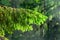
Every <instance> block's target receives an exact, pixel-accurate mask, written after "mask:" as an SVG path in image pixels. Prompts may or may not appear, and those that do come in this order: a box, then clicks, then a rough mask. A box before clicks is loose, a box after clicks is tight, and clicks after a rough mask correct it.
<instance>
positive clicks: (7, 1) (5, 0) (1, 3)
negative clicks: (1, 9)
mask: <svg viewBox="0 0 60 40" xmlns="http://www.w3.org/2000/svg"><path fill="white" fill-rule="evenodd" d="M0 5H5V6H9V5H10V1H9V0H1V1H0Z"/></svg>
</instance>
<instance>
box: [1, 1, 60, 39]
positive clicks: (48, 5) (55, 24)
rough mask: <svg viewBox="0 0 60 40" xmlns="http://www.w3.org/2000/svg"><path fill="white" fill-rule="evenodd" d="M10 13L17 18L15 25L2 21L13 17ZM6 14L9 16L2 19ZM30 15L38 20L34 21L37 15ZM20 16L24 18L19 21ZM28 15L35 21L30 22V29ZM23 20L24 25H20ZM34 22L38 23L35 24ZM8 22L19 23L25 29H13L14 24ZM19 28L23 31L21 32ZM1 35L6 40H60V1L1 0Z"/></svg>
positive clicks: (14, 21)
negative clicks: (26, 21)
mask: <svg viewBox="0 0 60 40" xmlns="http://www.w3.org/2000/svg"><path fill="white" fill-rule="evenodd" d="M18 10H20V11H18ZM12 11H14V12H12ZM10 12H11V13H12V14H13V16H14V15H16V18H15V16H14V19H13V23H12V20H8V21H6V22H5V23H4V22H3V21H2V20H6V19H10V15H12V14H11V13H10ZM36 12H37V13H36ZM4 13H5V14H6V15H7V16H3V17H2V14H3V15H5V14H4ZM14 13H16V14H14ZM19 13H20V14H19ZM24 13H26V14H24ZM30 13H33V15H35V14H36V15H38V16H37V19H38V20H37V21H36V19H33V18H34V17H35V16H36V15H35V16H31V15H30ZM34 13H35V14H34ZM19 15H20V16H21V15H24V16H22V17H21V18H20V19H19V20H17V19H18V18H19V17H20V16H19ZM26 15H30V16H31V19H33V20H30V21H28V25H32V27H30V26H29V27H28V28H29V29H28V28H27V27H25V25H26V24H25V19H26V17H25V16H26ZM13 16H12V17H13ZM30 16H29V17H30ZM40 16H42V17H40ZM24 17H25V19H24ZM22 19H23V21H21V23H22V24H20V23H18V22H19V21H20V20H22ZM28 19H29V18H28ZM33 21H36V22H34V23H33ZM8 22H10V23H12V24H16V23H18V24H16V25H18V26H20V25H22V26H24V27H25V29H22V27H18V28H17V26H16V27H15V26H14V27H11V25H12V24H11V25H10V24H9V23H8ZM39 22H40V23H39ZM29 23H30V24H29ZM5 24H6V25H7V27H6V26H5ZM19 24H20V25H19ZM36 24H39V25H36ZM24 27H23V28H24ZM5 28H6V29H5ZM19 28H21V29H20V30H19ZM15 29H16V30H15ZM26 30H27V31H26ZM12 32H13V33H12ZM0 35H1V36H0V38H2V37H3V38H6V39H5V40H60V0H0ZM3 38H2V39H3Z"/></svg>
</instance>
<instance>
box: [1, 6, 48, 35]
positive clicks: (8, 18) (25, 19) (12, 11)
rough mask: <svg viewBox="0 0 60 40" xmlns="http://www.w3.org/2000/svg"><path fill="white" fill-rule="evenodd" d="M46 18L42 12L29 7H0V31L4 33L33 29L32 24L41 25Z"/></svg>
mask: <svg viewBox="0 0 60 40" xmlns="http://www.w3.org/2000/svg"><path fill="white" fill-rule="evenodd" d="M46 19H47V17H46V16H44V15H42V14H41V13H39V12H36V11H32V10H29V9H23V8H20V9H18V8H11V7H0V31H1V33H3V34H4V33H5V32H8V33H10V34H11V33H12V32H13V31H14V30H21V31H22V32H25V31H30V30H33V27H32V25H31V24H36V25H41V24H43V23H44V22H45V21H46ZM3 34H2V35H3Z"/></svg>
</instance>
